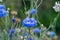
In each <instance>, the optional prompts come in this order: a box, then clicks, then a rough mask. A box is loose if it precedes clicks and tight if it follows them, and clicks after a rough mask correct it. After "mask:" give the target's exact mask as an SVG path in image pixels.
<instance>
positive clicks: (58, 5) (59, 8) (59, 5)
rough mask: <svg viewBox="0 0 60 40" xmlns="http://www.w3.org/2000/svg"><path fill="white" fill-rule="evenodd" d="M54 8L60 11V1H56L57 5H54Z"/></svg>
mask: <svg viewBox="0 0 60 40" xmlns="http://www.w3.org/2000/svg"><path fill="white" fill-rule="evenodd" d="M53 9H54V10H55V11H56V12H60V4H59V2H55V6H53Z"/></svg>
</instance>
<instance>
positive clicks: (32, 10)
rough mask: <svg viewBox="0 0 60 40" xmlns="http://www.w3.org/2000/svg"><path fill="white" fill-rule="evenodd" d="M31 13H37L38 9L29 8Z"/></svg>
mask: <svg viewBox="0 0 60 40" xmlns="http://www.w3.org/2000/svg"><path fill="white" fill-rule="evenodd" d="M29 13H30V14H36V13H37V9H34V8H33V9H31V10H29Z"/></svg>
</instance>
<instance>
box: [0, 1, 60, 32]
mask: <svg viewBox="0 0 60 40" xmlns="http://www.w3.org/2000/svg"><path fill="white" fill-rule="evenodd" d="M24 1H25V3H26V5H27V10H28V9H29V8H30V0H24ZM56 1H59V0H43V3H42V4H41V6H40V7H39V8H38V17H39V18H38V19H39V21H40V22H41V23H42V24H44V25H45V26H46V27H48V26H49V24H50V22H51V21H53V19H54V17H55V16H56V15H57V14H58V13H57V12H55V11H54V10H53V8H52V7H53V6H54V5H55V2H56ZM39 2H40V0H39ZM39 2H38V3H39ZM3 4H5V5H6V8H10V11H11V10H16V11H18V15H17V16H18V17H19V18H21V20H23V19H24V18H25V17H26V15H25V13H24V11H25V10H24V6H25V5H24V2H23V0H3ZM0 21H1V20H0ZM0 25H3V22H2V21H1V22H0ZM56 32H57V33H59V32H60V17H59V18H58V21H57V23H56Z"/></svg>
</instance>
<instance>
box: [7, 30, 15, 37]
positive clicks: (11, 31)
mask: <svg viewBox="0 0 60 40" xmlns="http://www.w3.org/2000/svg"><path fill="white" fill-rule="evenodd" d="M14 32H15V29H10V30H8V33H9V36H10V37H12V35H13V34H14Z"/></svg>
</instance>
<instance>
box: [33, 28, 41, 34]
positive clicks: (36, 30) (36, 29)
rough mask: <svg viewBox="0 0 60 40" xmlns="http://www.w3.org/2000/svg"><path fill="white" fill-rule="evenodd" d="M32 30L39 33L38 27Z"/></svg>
mask: <svg viewBox="0 0 60 40" xmlns="http://www.w3.org/2000/svg"><path fill="white" fill-rule="evenodd" d="M33 31H34V33H40V31H41V30H40V29H39V28H35V29H34V30H33Z"/></svg>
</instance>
